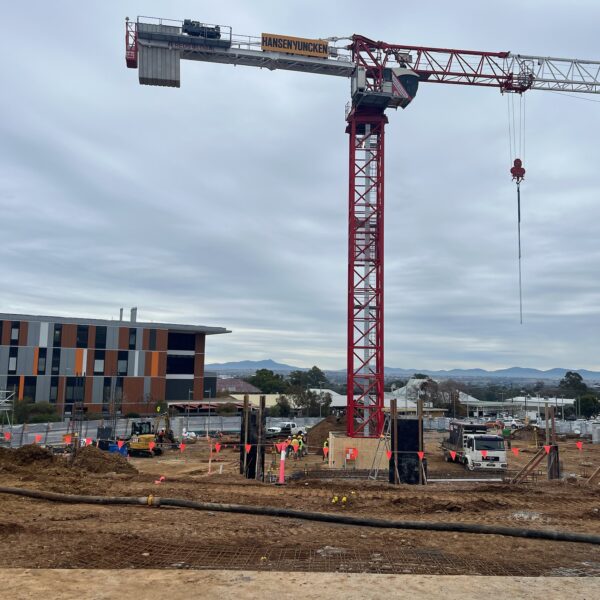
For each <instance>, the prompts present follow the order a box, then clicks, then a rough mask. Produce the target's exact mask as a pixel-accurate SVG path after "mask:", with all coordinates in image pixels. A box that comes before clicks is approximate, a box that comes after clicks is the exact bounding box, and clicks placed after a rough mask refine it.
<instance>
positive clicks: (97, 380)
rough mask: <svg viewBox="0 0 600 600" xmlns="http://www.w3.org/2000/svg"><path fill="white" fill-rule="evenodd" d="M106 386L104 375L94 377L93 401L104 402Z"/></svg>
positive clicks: (95, 402) (96, 402)
mask: <svg viewBox="0 0 600 600" xmlns="http://www.w3.org/2000/svg"><path fill="white" fill-rule="evenodd" d="M103 387H104V377H94V378H93V383H92V402H93V403H94V404H102V390H103Z"/></svg>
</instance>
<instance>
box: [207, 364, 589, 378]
mask: <svg viewBox="0 0 600 600" xmlns="http://www.w3.org/2000/svg"><path fill="white" fill-rule="evenodd" d="M259 369H269V370H270V371H274V372H275V373H289V372H290V371H306V370H307V369H306V368H303V367H294V366H292V365H287V364H284V363H278V362H276V361H274V360H272V359H266V360H242V361H237V362H225V363H212V364H207V365H206V370H208V371H217V372H219V373H230V374H233V373H254V372H255V371H257V370H259ZM567 371H575V372H577V373H579V374H580V375H581V376H582V377H583V378H584V379H586V380H588V381H600V372H599V371H589V370H587V369H564V368H555V369H548V370H546V371H543V370H540V369H529V368H524V367H510V368H508V369H498V370H495V371H487V370H485V369H449V370H440V371H432V370H429V369H401V368H395V367H386V368H385V375H386V377H402V378H406V377H410V376H411V375H412V374H413V373H424V374H426V375H430V376H431V377H438V378H441V379H453V378H455V379H464V378H469V379H471V378H474V379H475V378H481V379H484V378H485V379H536V380H537V379H540V380H544V379H550V380H559V379H562V378H563V377H564V375H565V373H566V372H567ZM325 372H326V373H332V374H333V373H335V374H337V375H338V376H339V374H342V373H345V369H341V370H338V371H331V370H327V369H325Z"/></svg>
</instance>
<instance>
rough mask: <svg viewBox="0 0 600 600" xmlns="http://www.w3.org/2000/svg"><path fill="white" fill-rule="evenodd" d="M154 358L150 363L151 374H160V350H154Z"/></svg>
mask: <svg viewBox="0 0 600 600" xmlns="http://www.w3.org/2000/svg"><path fill="white" fill-rule="evenodd" d="M151 354H152V359H151V363H150V376H151V377H157V376H158V352H152V353H151Z"/></svg>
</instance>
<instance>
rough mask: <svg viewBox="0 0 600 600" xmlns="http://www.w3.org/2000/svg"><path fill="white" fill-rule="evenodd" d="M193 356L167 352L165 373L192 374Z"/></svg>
mask: <svg viewBox="0 0 600 600" xmlns="http://www.w3.org/2000/svg"><path fill="white" fill-rule="evenodd" d="M193 374H194V357H193V356H187V355H186V356H180V355H178V354H167V375H193Z"/></svg>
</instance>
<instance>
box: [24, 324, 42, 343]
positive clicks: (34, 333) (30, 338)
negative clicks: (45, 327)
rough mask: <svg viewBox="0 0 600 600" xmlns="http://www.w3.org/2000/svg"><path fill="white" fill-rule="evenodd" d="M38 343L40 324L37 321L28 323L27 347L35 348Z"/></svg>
mask: <svg viewBox="0 0 600 600" xmlns="http://www.w3.org/2000/svg"><path fill="white" fill-rule="evenodd" d="M39 341H40V323H39V321H30V322H29V327H28V328H27V345H28V346H37V345H38V343H39Z"/></svg>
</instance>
